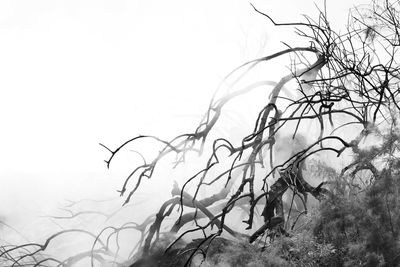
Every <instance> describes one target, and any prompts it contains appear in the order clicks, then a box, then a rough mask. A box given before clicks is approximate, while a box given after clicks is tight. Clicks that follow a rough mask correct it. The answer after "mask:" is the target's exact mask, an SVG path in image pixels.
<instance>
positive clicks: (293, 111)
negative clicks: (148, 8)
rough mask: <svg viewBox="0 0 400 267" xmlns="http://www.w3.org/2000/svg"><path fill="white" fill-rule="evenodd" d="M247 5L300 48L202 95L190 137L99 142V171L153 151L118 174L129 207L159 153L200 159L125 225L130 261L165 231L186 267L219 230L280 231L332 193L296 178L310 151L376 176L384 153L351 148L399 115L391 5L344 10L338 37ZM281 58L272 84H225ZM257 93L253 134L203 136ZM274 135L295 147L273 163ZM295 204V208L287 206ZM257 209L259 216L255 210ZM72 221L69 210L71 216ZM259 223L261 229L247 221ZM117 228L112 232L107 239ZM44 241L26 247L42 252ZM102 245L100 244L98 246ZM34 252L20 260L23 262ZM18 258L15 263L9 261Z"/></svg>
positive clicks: (323, 27)
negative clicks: (154, 151) (149, 145)
mask: <svg viewBox="0 0 400 267" xmlns="http://www.w3.org/2000/svg"><path fill="white" fill-rule="evenodd" d="M253 8H254V10H255V12H256V14H257V15H260V16H263V17H264V18H265V20H266V23H272V24H273V25H275V26H276V27H293V28H295V31H296V33H297V34H298V37H299V38H300V39H301V40H302V41H306V43H307V45H306V46H291V45H289V44H284V45H285V46H286V47H285V48H284V49H282V50H281V51H278V52H276V53H273V54H271V55H267V56H264V57H261V58H258V59H255V60H252V61H249V62H246V63H245V64H243V65H241V66H239V67H238V68H236V69H234V70H233V71H232V72H231V73H229V74H228V75H227V77H226V78H225V79H226V80H229V79H231V80H233V82H232V84H233V85H232V86H233V89H232V90H229V92H228V93H227V94H225V95H223V96H222V97H216V96H214V97H213V98H212V99H211V102H210V104H209V107H208V110H207V112H206V113H205V115H204V117H203V119H202V120H201V122H200V123H199V125H198V127H197V128H196V129H195V130H194V131H193V132H189V133H185V134H182V135H179V136H177V137H175V138H173V139H172V140H163V139H161V138H159V137H156V136H151V135H140V136H136V137H133V138H131V139H129V140H127V141H126V142H124V143H122V144H121V145H120V146H119V147H117V148H113V149H111V148H108V147H107V146H105V145H102V144H101V145H102V146H103V147H104V148H106V149H107V150H108V151H109V152H110V153H111V155H110V157H109V159H108V160H107V161H106V164H107V167H110V165H111V164H112V162H113V161H114V159H115V156H116V155H117V154H118V153H120V152H121V151H122V150H124V149H128V147H131V146H132V145H134V144H135V143H137V142H142V141H143V140H144V139H150V140H153V141H154V142H155V143H157V144H159V145H161V146H162V149H161V150H160V152H159V153H158V155H157V156H156V157H154V158H145V157H144V156H143V157H142V159H143V164H140V165H138V166H134V167H133V168H132V171H131V173H130V174H129V175H128V176H127V177H126V179H125V182H124V183H123V185H122V187H121V189H120V194H121V196H126V201H125V203H129V202H130V201H131V198H132V197H133V196H134V194H135V192H136V191H137V190H138V188H139V187H140V186H141V183H142V180H143V179H144V178H147V179H150V178H152V177H153V175H154V172H155V169H156V168H157V167H158V166H159V164H160V162H161V161H162V160H164V159H166V158H167V157H168V156H170V155H173V156H174V157H175V159H176V161H175V162H174V164H173V166H172V167H175V166H178V165H179V164H191V162H190V161H187V160H186V158H187V156H188V154H189V153H197V154H198V155H199V157H206V158H207V160H206V164H205V166H204V167H203V168H202V169H200V170H198V171H197V172H196V173H195V174H194V175H192V176H190V177H188V178H187V179H186V182H185V183H184V184H183V185H181V186H179V185H178V184H175V186H174V188H173V190H172V198H171V199H169V200H167V201H166V202H165V203H163V204H162V205H161V207H160V208H159V210H158V211H157V213H156V215H155V216H153V217H149V218H148V219H147V220H144V223H143V224H141V225H139V224H135V225H133V226H132V227H135V229H139V230H140V231H141V233H142V238H141V240H140V242H139V244H138V246H139V247H140V249H138V250H134V251H133V253H135V252H136V256H133V254H132V259H131V262H132V261H133V260H136V259H138V257H140V258H141V260H143V259H146V258H150V257H151V256H152V253H153V252H154V249H155V248H157V246H158V244H159V243H160V242H161V241H160V240H161V239H162V237H160V234H161V233H162V232H165V229H166V228H165V227H167V232H169V233H172V234H176V235H174V236H176V238H175V239H174V240H172V242H170V243H169V246H168V248H167V250H166V251H167V252H166V253H167V254H166V255H169V256H171V255H173V256H176V257H178V256H184V257H185V260H186V264H189V263H190V261H191V260H192V259H193V257H194V256H195V255H197V254H199V253H200V254H203V255H206V254H207V248H209V247H210V244H211V243H212V242H213V241H216V240H218V239H219V237H220V236H222V235H225V234H226V235H229V236H231V237H232V239H233V240H235V239H238V240H246V241H247V242H249V243H253V242H255V241H256V240H257V239H260V238H261V237H262V236H268V237H270V238H271V239H273V238H274V236H276V235H285V234H290V231H291V230H292V229H293V228H294V227H295V225H296V224H297V223H298V221H299V218H300V217H301V216H303V215H304V214H306V213H307V201H308V198H309V197H310V196H312V197H313V198H315V199H317V200H321V199H324V198H325V197H327V196H329V195H330V194H332V192H331V191H330V190H329V188H327V187H326V183H325V182H324V181H323V180H322V179H321V181H320V183H319V184H317V185H314V186H313V185H312V184H311V183H310V181H309V177H307V176H306V175H305V174H306V172H305V168H306V165H307V164H306V160H308V159H311V158H312V157H313V156H315V155H317V154H321V153H333V154H334V155H336V156H337V157H341V156H342V155H343V154H344V152H346V153H347V152H348V153H349V154H350V155H353V160H352V161H351V162H350V163H348V164H347V165H346V166H345V167H344V168H343V169H342V170H341V173H340V175H341V176H343V175H348V174H349V173H350V175H355V174H356V173H357V172H360V171H365V170H367V171H370V172H371V174H372V175H373V176H374V177H377V176H378V175H379V172H380V171H381V170H382V166H380V165H379V164H378V163H377V162H378V160H379V159H382V158H383V157H386V156H387V150H382V152H379V151H377V152H376V153H373V154H371V153H365V151H364V150H363V149H362V148H361V142H362V141H363V140H365V139H366V138H367V137H368V136H370V135H371V134H376V133H381V132H382V131H385V130H387V129H392V130H393V129H394V128H396V127H397V118H398V114H399V110H400V107H399V106H398V101H399V92H400V91H399V86H398V84H399V77H400V76H399V75H400V73H399V65H398V62H397V60H398V57H399V54H398V47H399V44H400V35H399V28H400V27H399V26H400V24H399V21H398V18H399V15H400V14H399V11H400V7H399V2H397V1H388V0H387V1H374V2H373V3H372V5H371V6H369V7H368V8H365V9H363V8H355V9H354V10H352V11H351V12H350V14H349V23H348V26H347V28H346V30H345V31H344V32H343V33H341V32H339V31H338V30H335V29H332V28H331V26H330V24H329V21H328V19H327V14H326V11H320V13H319V16H318V18H317V19H312V18H310V17H307V16H305V17H304V21H303V22H277V21H276V20H275V19H274V18H272V17H271V16H270V15H268V14H265V13H263V12H262V11H261V10H258V9H257V8H256V7H254V6H253ZM286 56H290V58H291V61H290V62H288V63H289V66H290V69H289V70H288V73H287V74H284V75H283V76H282V77H281V79H280V80H279V81H278V82H264V81H260V82H258V81H256V82H254V83H252V84H250V85H248V86H245V87H244V88H239V89H237V88H235V84H238V82H239V81H242V79H243V77H245V76H246V74H248V73H249V72H251V71H252V70H253V69H254V68H255V67H256V66H258V65H261V64H269V63H270V61H271V60H273V59H276V58H279V57H286ZM292 81H295V82H296V84H297V87H296V92H295V93H293V96H294V95H296V97H293V98H288V97H286V96H285V94H284V90H285V89H284V88H285V86H287V85H288V83H289V82H292ZM259 87H263V88H266V90H268V91H267V92H268V93H269V97H266V100H265V104H264V107H263V108H262V109H261V110H260V111H259V113H258V116H257V117H256V118H255V120H254V128H253V130H252V131H251V132H249V133H248V135H247V136H245V137H244V138H243V139H242V140H241V142H239V143H234V142H233V141H231V140H230V139H229V138H212V137H210V136H211V133H212V132H213V131H214V130H215V127H216V125H217V124H218V123H220V117H221V115H222V114H223V112H224V108H225V107H226V106H227V105H228V104H229V103H230V102H231V101H232V100H233V99H235V98H240V97H241V96H243V95H245V94H248V93H250V92H251V91H253V90H254V89H256V88H259ZM310 121H311V122H315V123H316V125H318V127H319V134H318V135H317V136H316V137H315V138H314V139H310V137H309V136H307V138H304V136H301V135H300V134H299V129H300V128H301V125H303V124H305V123H306V122H310ZM289 125H294V127H293V128H290V127H289ZM284 129H292V130H291V135H290V139H293V140H295V142H297V149H293V150H292V153H291V154H289V156H288V157H287V158H285V159H284V161H283V162H275V161H276V153H275V152H276V150H277V148H279V147H276V146H279V142H282V140H285V138H287V136H286V135H285V134H284ZM348 131H351V132H353V136H355V137H352V138H350V139H349V137H348V136H349V135H348V134H347V132H348ZM296 140H297V141H296ZM222 151H227V152H228V154H229V156H221V153H220V152H222ZM363 151H364V152H363ZM369 152H370V151H369ZM365 155H369V156H368V157H367V156H365ZM371 155H372V156H371ZM221 166H222V167H224V170H223V171H219V173H217V174H215V173H216V171H214V170H219V168H218V167H221ZM226 166H228V167H226ZM131 183H133V185H131ZM192 185H195V188H196V189H195V190H194V191H193V192H191V193H189V190H188V189H187V188H189V187H190V186H192ZM218 186H220V187H219V189H220V190H219V191H218V192H216V193H215V194H213V195H209V196H206V197H203V198H201V197H200V191H201V190H202V189H204V188H215V187H218ZM287 192H290V196H291V197H290V199H289V203H287V204H288V205H286V206H285V203H284V200H283V196H284V194H285V193H287ZM295 199H297V200H298V201H300V203H302V205H297V207H296V208H295V206H296V205H294V202H295ZM238 209H239V210H244V211H246V213H247V216H246V219H245V220H244V221H243V225H244V227H245V229H246V231H247V232H249V233H250V234H244V232H245V231H238V230H236V229H235V228H234V227H232V226H231V225H230V224H229V221H228V220H227V218H228V216H230V215H231V214H233V213H234V212H236V211H237V210H238ZM258 209H260V210H261V212H260V213H257V210H258ZM77 215H78V214H71V217H74V216H77ZM168 217H171V218H176V221H175V222H174V223H173V225H171V224H168V223H167V222H165V220H166V218H168ZM260 217H261V218H262V220H261V221H262V223H261V224H260V223H256V222H255V221H256V220H257V219H258V218H260ZM188 223H194V226H187V224H188ZM184 226H185V227H184ZM124 227H126V226H123V227H121V228H114V229H112V230H113V231H112V232H113V233H112V234H115V233H116V232H119V231H121V230H123V229H125V228H124ZM192 233H198V234H200V235H201V236H202V238H201V239H200V240H197V241H196V242H195V243H194V244H195V245H194V246H192V247H191V248H190V249H187V250H183V251H182V252H180V253H176V254H168V253H171V252H172V251H174V247H175V246H178V243H179V241H180V240H181V239H182V238H183V237H184V236H186V235H189V234H192ZM100 236H101V234H100V235H99V236H98V237H100ZM54 237H55V236H54ZM52 238H53V237H52ZM50 240H51V239H49V240H48V241H50ZM97 241H98V240H97V239H96V242H95V243H97ZM99 241H100V240H99ZM170 241H171V240H170ZM47 244H48V242H46V244H44V245H40V244H33V245H32V244H31V245H30V246H36V247H37V248H38V250H37V251H42V250H44V249H45V248H46V246H47ZM24 247H27V246H24ZM94 247H95V244H94V245H93V250H92V256H93V255H94V254H93V252H95V253H100V251H97V250H95V249H94ZM102 247H103V248H107V244H103V245H102ZM21 248H23V247H22V246H19V247H12V248H8V249H6V248H3V250H4V251H3V252H2V253H1V254H0V258H1V257H9V256H8V255H10V253H11V252H12V251H14V250H16V249H21ZM135 249H136V247H135ZM37 251H36V250H35V251H34V252H29V254H26V256H23V257H24V258H26V257H28V256H29V257H31V258H32V256H33V255H34V254H35V253H37ZM104 251H107V249H105V250H103V252H104ZM21 260H22V258H21V257H20V258H19V259H17V260H15V262H21ZM48 260H49V261H50V258H49V259H48ZM138 262H139V261H138ZM15 266H17V265H15ZM132 266H136V265H132Z"/></svg>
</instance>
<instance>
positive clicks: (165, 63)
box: [0, 0, 366, 240]
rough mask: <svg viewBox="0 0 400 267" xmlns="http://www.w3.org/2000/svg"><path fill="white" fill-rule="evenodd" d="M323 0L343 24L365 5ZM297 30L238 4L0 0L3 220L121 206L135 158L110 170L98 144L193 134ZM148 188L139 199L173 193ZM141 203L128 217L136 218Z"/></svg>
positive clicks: (39, 222)
mask: <svg viewBox="0 0 400 267" xmlns="http://www.w3.org/2000/svg"><path fill="white" fill-rule="evenodd" d="M364 2H366V1H364ZM251 3H253V4H254V5H255V6H256V7H257V8H258V9H259V10H262V11H263V12H267V13H268V14H270V15H272V16H273V17H274V19H276V21H280V22H283V21H289V20H291V21H296V20H301V19H302V17H301V14H307V15H310V16H313V15H314V14H317V10H316V7H315V4H316V5H318V6H320V7H323V1H315V3H314V1H310V0H303V1H293V0H292V1H289V0H281V1H270V0H268V1H265V0H258V1H252V2H251ZM326 3H327V9H328V19H329V18H330V20H331V21H332V23H334V24H337V25H332V26H333V27H339V25H344V24H345V23H346V19H347V11H348V9H349V8H351V7H353V6H354V5H358V4H362V3H363V1H345V0H341V1H329V0H328V1H326ZM332 17H333V18H334V19H332ZM292 31H293V29H292V28H288V29H287V31H286V30H283V29H282V28H279V29H276V28H274V27H273V25H272V24H271V23H270V22H269V21H268V20H267V19H266V18H265V17H263V16H261V15H260V14H257V13H256V12H255V11H254V10H253V9H252V7H251V6H250V2H249V1H244V0H235V1H232V0H223V1H211V0H207V1H201V2H189V1H183V0H181V1H160V0H157V1H156V0H153V1H111V0H109V1H104V0H96V1H94V0H92V1H88V0H81V1H72V0H68V1H54V0H48V1H42V0H38V1H29V0H21V1H12V0H4V1H1V2H0V36H1V42H0V90H1V98H0V114H1V132H0V137H1V138H0V162H1V164H0V181H1V184H0V218H1V220H2V221H4V222H6V223H7V224H8V225H11V226H13V227H14V228H15V229H16V230H18V231H19V232H20V233H22V234H23V235H24V236H25V237H26V238H28V239H29V240H35V239H36V238H39V239H40V238H43V236H45V235H46V234H48V233H51V231H53V230H54V229H57V227H61V226H57V224H59V222H58V221H57V222H56V221H54V220H53V221H52V220H50V219H49V218H47V217H43V216H47V215H54V214H59V210H57V208H58V207H60V206H63V205H66V204H68V203H69V202H66V200H67V199H69V200H79V199H102V200H106V199H113V198H115V199H116V200H115V202H113V204H112V205H110V206H107V207H105V208H106V209H110V210H111V209H116V208H118V207H119V206H120V205H121V204H122V202H123V200H124V199H120V200H118V193H117V192H116V190H118V189H119V188H120V187H121V185H122V182H123V180H124V178H125V177H124V175H126V173H127V172H128V171H129V170H130V167H132V164H133V161H134V158H130V157H129V156H126V157H121V158H120V159H118V160H116V161H114V163H113V165H112V166H111V168H110V169H109V170H107V168H106V164H105V163H104V160H106V159H108V157H109V156H110V155H109V152H108V151H107V150H105V149H104V148H102V147H101V146H100V145H99V143H103V144H105V145H107V146H108V147H110V148H116V147H117V146H118V145H120V144H121V143H122V142H124V141H125V140H127V139H129V138H131V137H133V136H136V135H138V134H154V135H158V136H160V137H162V138H164V139H168V138H171V137H173V136H174V135H177V134H180V133H183V132H187V131H191V130H193V129H194V128H195V127H196V126H197V123H198V122H199V121H200V119H201V116H202V115H203V113H204V112H205V111H206V109H207V106H208V103H209V100H210V98H211V96H212V95H213V93H214V91H215V89H216V88H217V86H218V84H219V83H220V82H221V81H222V79H223V77H224V76H225V75H226V74H227V73H229V72H230V71H231V70H232V69H233V68H235V67H237V66H239V65H240V64H242V63H244V62H245V61H247V60H251V59H254V58H256V57H260V56H263V55H267V54H270V53H273V52H275V51H277V50H278V49H279V48H282V47H284V45H283V44H282V43H280V41H282V40H285V41H288V42H289V43H290V40H293V37H294V36H295V35H294V34H293V33H292ZM278 63H282V64H280V65H279V64H278ZM285 70H287V68H286V66H285V65H284V64H283V62H277V64H276V65H274V66H273V68H271V69H270V70H269V72H268V73H265V75H268V79H270V80H275V81H277V80H279V79H280V77H281V76H282V75H283V74H285V72H284V71H285ZM258 75H264V73H259V74H258ZM242 105H243V106H244V107H246V106H247V105H248V106H251V104H250V102H249V103H242ZM242 111H243V110H242ZM246 119H247V118H246V116H244V117H243V120H242V122H243V123H250V124H251V123H252V122H251V121H250V122H248V121H247V122H246ZM239 128H240V127H239ZM233 129H235V128H233ZM236 129H238V128H236ZM194 169H195V168H194ZM163 179H168V177H163ZM171 182H172V181H168V183H166V184H170V183H171ZM144 188H145V189H144V190H143V191H142V192H141V194H142V195H141V198H142V200H146V199H148V198H152V197H153V196H154V195H155V194H156V193H157V194H158V193H160V194H164V193H165V194H166V195H168V194H169V191H170V188H168V187H166V188H165V187H164V186H154V183H153V184H152V186H151V185H147V186H145V187H144ZM160 189H163V190H164V191H166V192H162V193H161V192H160ZM146 190H147V191H146ZM157 196H159V195H157ZM140 209H143V206H140V204H138V206H137V207H136V210H135V212H132V213H129V214H127V215H126V219H131V218H136V219H137V218H139V219H140V218H141V217H142V216H141V215H140ZM41 216H42V217H41ZM87 220H88V221H86V220H85V219H81V220H80V221H78V222H68V223H71V224H75V223H76V224H79V223H81V224H82V223H90V218H89V219H87ZM2 231H3V233H2V236H5V237H7V238H11V239H12V238H13V237H12V236H13V235H16V234H15V233H13V232H12V231H9V230H7V232H6V231H5V229H4V228H3V229H2Z"/></svg>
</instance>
